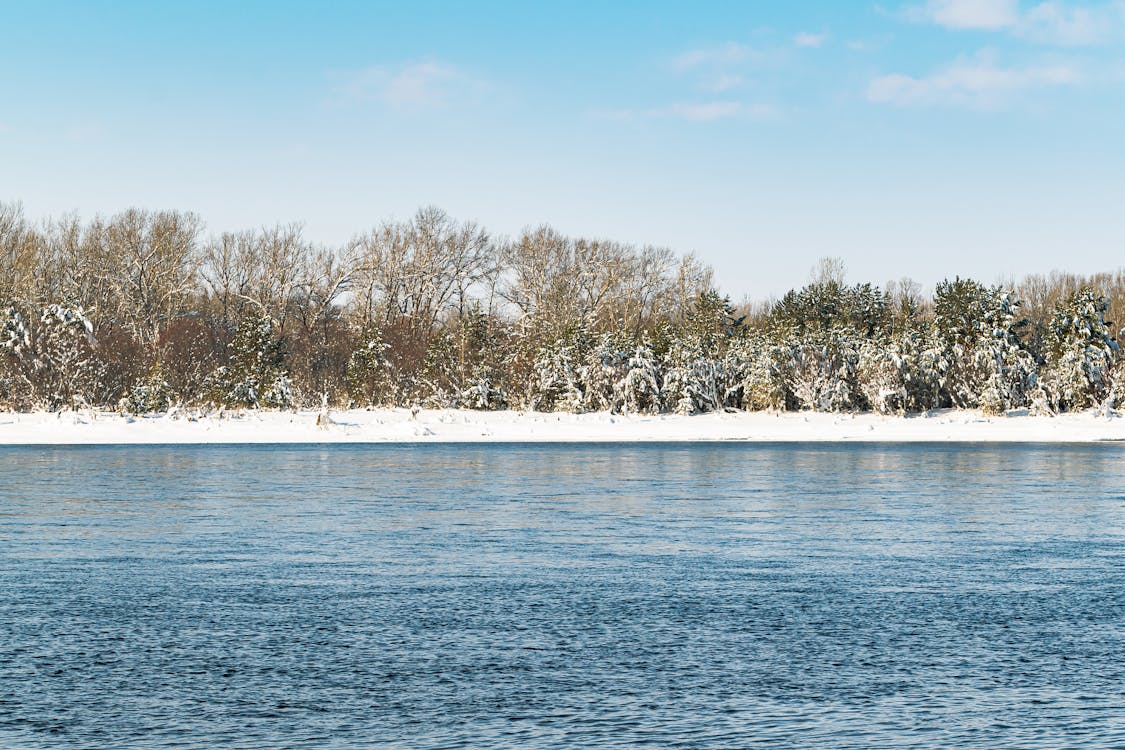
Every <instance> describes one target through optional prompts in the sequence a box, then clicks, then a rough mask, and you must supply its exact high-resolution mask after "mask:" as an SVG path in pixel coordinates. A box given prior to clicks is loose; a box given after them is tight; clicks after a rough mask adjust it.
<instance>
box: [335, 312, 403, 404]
mask: <svg viewBox="0 0 1125 750" xmlns="http://www.w3.org/2000/svg"><path fill="white" fill-rule="evenodd" d="M389 348H390V345H389V344H387V343H386V342H385V341H383V335H382V332H381V331H380V330H379V327H378V326H376V325H375V324H374V323H371V324H368V326H367V327H366V328H365V329H364V331H363V333H362V335H361V336H360V346H359V348H357V349H356V350H355V351H353V352H352V353H351V356H349V357H348V368H347V375H346V379H347V384H348V398H350V399H351V402H352V403H353V404H357V405H359V406H366V407H372V406H390V405H392V404H394V402H395V396H396V393H395V373H394V367H393V365H392V364H391V361H390V359H389V358H388V357H387V350H388V349H389Z"/></svg>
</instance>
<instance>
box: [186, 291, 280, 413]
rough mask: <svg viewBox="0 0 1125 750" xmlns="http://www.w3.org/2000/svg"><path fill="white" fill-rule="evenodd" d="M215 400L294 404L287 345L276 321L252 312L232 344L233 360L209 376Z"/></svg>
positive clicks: (254, 405) (222, 402) (266, 405)
mask: <svg viewBox="0 0 1125 750" xmlns="http://www.w3.org/2000/svg"><path fill="white" fill-rule="evenodd" d="M207 392H208V394H209V396H210V400H211V401H212V402H213V403H216V404H220V405H224V406H236V407H245V408H250V409H258V408H267V409H287V408H290V407H292V406H293V391H292V384H291V381H290V379H289V373H288V372H287V370H286V367H285V344H284V342H283V341H282V340H281V339H279V338H277V336H275V334H274V328H273V320H272V319H271V318H270V317H269V316H268V315H266V314H265V313H263V312H260V311H254V312H250V313H248V314H247V315H246V316H245V317H244V318H243V319H242V321H241V322H240V323H239V326H238V330H237V331H236V332H235V335H234V340H233V341H232V342H231V345H230V359H229V361H228V363H227V364H226V365H223V366H222V367H219V368H218V369H217V370H215V372H213V373H212V374H211V376H210V377H209V378H208V383H207Z"/></svg>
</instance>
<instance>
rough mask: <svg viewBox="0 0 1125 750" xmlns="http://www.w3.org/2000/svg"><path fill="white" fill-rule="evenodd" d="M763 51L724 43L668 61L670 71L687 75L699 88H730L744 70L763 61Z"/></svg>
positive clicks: (743, 77) (741, 79)
mask: <svg viewBox="0 0 1125 750" xmlns="http://www.w3.org/2000/svg"><path fill="white" fill-rule="evenodd" d="M765 58H766V55H765V53H763V52H761V51H759V50H757V49H754V48H753V47H750V46H748V45H745V44H739V43H738V42H725V43H723V44H719V45H714V46H710V47H698V48H696V49H691V50H688V51H686V52H682V53H680V54H678V55H676V56H675V57H673V58H672V59H671V61H670V63H669V67H670V68H671V70H672V72H674V73H676V74H677V75H680V76H685V77H688V78H689V80H692V81H693V84H694V86H695V88H697V89H699V90H700V91H709V92H712V93H718V92H722V91H730V90H732V89H736V88H738V87H740V86H742V85H743V84H744V83H745V82H746V74H747V72H748V69H749V68H750V67H751V66H753V65H755V64H758V63H760V62H762V61H764V60H765Z"/></svg>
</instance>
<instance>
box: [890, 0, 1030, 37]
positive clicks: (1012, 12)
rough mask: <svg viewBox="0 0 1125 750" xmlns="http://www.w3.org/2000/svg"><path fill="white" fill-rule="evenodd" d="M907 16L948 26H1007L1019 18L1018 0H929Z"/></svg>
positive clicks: (979, 27)
mask: <svg viewBox="0 0 1125 750" xmlns="http://www.w3.org/2000/svg"><path fill="white" fill-rule="evenodd" d="M907 16H908V17H909V18H911V19H912V20H916V21H928V22H930V23H936V24H937V25H939V26H944V27H946V28H949V29H986V30H997V29H1007V28H1011V27H1012V26H1015V25H1016V23H1017V22H1018V21H1019V2H1018V0H929V2H927V3H926V4H925V5H922V6H914V7H911V8H909V9H907Z"/></svg>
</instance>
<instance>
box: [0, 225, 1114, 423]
mask: <svg viewBox="0 0 1125 750" xmlns="http://www.w3.org/2000/svg"><path fill="white" fill-rule="evenodd" d="M1122 299H1125V270H1117V271H1114V272H1107V273H1101V274H1096V275H1093V276H1088V277H1085V276H1080V275H1075V274H1069V273H1064V272H1053V273H1051V274H1049V275H1029V276H1026V277H1025V278H1022V279H1018V280H1011V281H1008V282H1006V283H1002V284H986V283H981V282H979V281H975V280H972V279H967V278H961V277H957V276H954V277H953V278H951V279H946V280H944V281H942V282H940V283H938V284H937V285H936V287H935V288H934V291H933V294H932V295H927V296H923V295H922V294H921V289H920V286H919V285H918V284H917V283H915V282H913V281H910V280H909V279H901V280H897V281H893V282H889V283H886V284H885V285H884V286H883V287H881V288H880V287H879V286H876V285H874V284H871V283H858V284H849V283H847V281H846V278H845V273H844V268H843V264H842V262H840V261H839V260H835V259H824V260H822V261H821V262H820V263H819V265H818V266H817V267H816V268H815V269H814V270H813V272H812V273H811V274H810V278H809V283H808V284H807V285H806V286H804V287H803V288H801V289H795V290H792V291H790V292H788V293H787V294H785V295H784V296H783V297H781V298H780V299H773V300H767V301H760V302H743V303H741V304H735V303H732V301H731V300H730V299H728V298H727V297H724V296H722V295H721V294H720V293H719V292H718V291H716V282H715V279H714V278H713V273H712V271H711V269H709V268H708V267H707V266H706V265H705V264H703V263H701V262H700V261H699V260H698V259H697V258H696V257H695V256H693V255H682V256H681V255H677V254H675V253H673V252H672V251H671V250H669V249H667V248H661V247H648V246H645V247H638V246H634V245H629V244H624V243H619V242H613V241H608V240H602V239H587V238H575V237H568V236H565V235H563V234H561V233H559V232H558V231H556V230H554V229H552V228H551V227H550V226H546V225H544V226H539V227H533V228H528V229H525V230H524V231H523V232H521V233H520V234H519V235H518V236H517V237H514V238H505V237H497V236H494V235H492V234H490V233H489V232H488V231H487V230H486V229H485V228H483V227H481V226H479V225H478V224H476V223H474V222H471V221H459V220H456V219H454V218H452V217H450V216H449V215H447V214H446V213H444V212H443V211H441V210H440V209H437V208H433V207H427V208H422V209H420V210H419V211H418V212H417V213H416V214H415V215H414V216H412V217H411V218H410V219H408V220H402V221H385V222H382V223H380V224H378V225H377V226H375V227H374V228H373V229H370V230H369V231H366V232H363V233H360V234H357V235H355V237H354V238H353V239H352V240H351V241H349V242H348V243H346V244H345V245H343V246H340V247H325V246H322V245H318V244H316V243H314V242H310V241H308V240H307V239H306V238H305V237H304V236H303V230H302V227H301V225H300V224H290V225H281V226H275V227H267V228H261V229H252V230H247V231H242V232H231V233H223V234H219V235H213V236H212V235H207V234H206V230H205V227H204V224H203V222H202V220H201V219H200V218H199V217H198V216H196V215H194V214H191V213H186V212H178V211H149V210H140V209H130V210H127V211H124V212H122V213H120V214H117V215H115V216H112V217H109V218H94V219H91V220H86V221H83V220H82V219H80V218H78V217H76V216H64V217H59V218H53V219H49V220H46V221H42V222H32V221H30V220H29V219H28V218H27V217H26V216H25V215H24V212H23V209H22V207H21V206H20V205H18V204H0V408H2V409H5V410H10V411H29V410H62V409H75V408H97V409H113V410H120V411H121V412H123V413H128V414H145V413H152V412H162V411H166V410H169V409H172V408H181V409H200V410H220V409H292V408H302V407H326V406H331V407H340V408H344V407H350V408H366V407H420V408H466V409H521V410H541V411H571V412H584V411H613V412H619V413H658V412H675V413H682V414H691V413H699V412H709V411H716V410H778V411H781V410H816V411H833V412H857V411H875V412H879V413H885V414H904V413H913V412H923V411H928V410H932V409H939V408H948V407H952V408H965V409H981V410H984V411H985V412H988V413H1004V412H1008V411H1011V410H1017V409H1026V410H1028V411H1029V412H1030V413H1038V414H1052V413H1058V412H1064V411H1075V410H1084V409H1089V408H1094V407H1096V408H1100V409H1103V410H1106V411H1109V410H1112V409H1114V408H1115V407H1117V406H1118V405H1122V404H1125V364H1123V362H1122V359H1123V357H1122V355H1121V347H1120V342H1119V337H1120V329H1119V328H1118V327H1117V326H1116V325H1115V324H1114V323H1113V322H1112V321H1111V320H1109V319H1107V316H1110V309H1111V308H1110V305H1111V300H1122Z"/></svg>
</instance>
